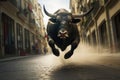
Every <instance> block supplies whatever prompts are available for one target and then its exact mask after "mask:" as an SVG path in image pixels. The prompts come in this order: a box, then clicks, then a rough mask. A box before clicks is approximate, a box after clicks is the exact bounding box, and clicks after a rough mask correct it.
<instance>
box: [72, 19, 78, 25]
mask: <svg viewBox="0 0 120 80" xmlns="http://www.w3.org/2000/svg"><path fill="white" fill-rule="evenodd" d="M79 22H80V19H72V23H75V24H76V23H79Z"/></svg>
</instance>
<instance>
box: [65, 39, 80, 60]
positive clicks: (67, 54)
mask: <svg viewBox="0 0 120 80" xmlns="http://www.w3.org/2000/svg"><path fill="white" fill-rule="evenodd" d="M79 42H80V39H79V38H77V39H76V40H75V41H73V42H72V44H71V50H70V51H68V52H67V53H66V54H65V56H64V58H65V59H68V58H70V57H71V56H72V55H73V52H74V50H75V49H76V48H77V46H78V44H79Z"/></svg>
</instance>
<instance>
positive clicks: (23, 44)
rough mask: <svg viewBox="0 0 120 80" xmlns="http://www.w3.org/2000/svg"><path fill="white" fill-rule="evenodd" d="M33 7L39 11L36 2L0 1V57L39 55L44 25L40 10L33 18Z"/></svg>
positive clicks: (31, 0)
mask: <svg viewBox="0 0 120 80" xmlns="http://www.w3.org/2000/svg"><path fill="white" fill-rule="evenodd" d="M35 7H37V8H39V9H41V7H40V6H39V5H38V1H37V0H2V1H0V56H5V55H26V54H32V53H34V54H37V53H40V52H38V51H40V50H41V49H42V48H40V47H38V46H39V45H41V44H40V43H41V40H42V39H43V38H44V36H43V34H44V32H43V33H41V32H42V31H41V28H42V29H43V28H44V23H43V15H42V12H41V10H40V11H39V15H40V17H39V18H38V17H36V16H35V13H34V9H35ZM37 15H38V14H37ZM38 19H39V21H37V20H38ZM40 36H41V37H40ZM33 45H34V49H35V50H37V51H35V50H34V52H33ZM41 53H42V52H41Z"/></svg>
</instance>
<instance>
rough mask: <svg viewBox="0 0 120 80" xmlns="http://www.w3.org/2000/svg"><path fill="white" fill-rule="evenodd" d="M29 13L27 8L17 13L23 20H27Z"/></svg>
mask: <svg viewBox="0 0 120 80" xmlns="http://www.w3.org/2000/svg"><path fill="white" fill-rule="evenodd" d="M27 14H28V11H27V9H22V10H19V11H18V13H17V15H18V17H19V18H20V19H22V20H23V21H26V20H27Z"/></svg>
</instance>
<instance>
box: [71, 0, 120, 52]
mask: <svg viewBox="0 0 120 80" xmlns="http://www.w3.org/2000/svg"><path fill="white" fill-rule="evenodd" d="M92 6H93V7H94V10H93V11H92V12H91V13H90V14H88V15H87V16H85V17H83V18H81V22H80V23H79V24H78V28H79V30H80V35H81V43H83V44H88V45H89V46H91V47H95V48H96V49H97V50H98V51H99V52H101V51H110V52H119V51H120V0H70V9H71V11H72V13H74V14H81V13H83V12H85V11H87V10H89V9H90V8H91V7H92Z"/></svg>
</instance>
